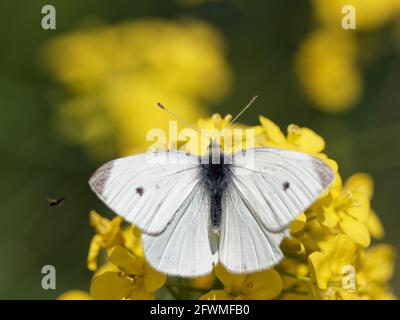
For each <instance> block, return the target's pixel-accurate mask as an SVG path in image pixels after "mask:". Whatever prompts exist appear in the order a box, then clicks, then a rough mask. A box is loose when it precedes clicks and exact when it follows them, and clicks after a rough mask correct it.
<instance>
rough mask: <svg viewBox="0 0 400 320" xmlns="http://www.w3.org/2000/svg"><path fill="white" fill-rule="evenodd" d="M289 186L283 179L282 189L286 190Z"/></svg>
mask: <svg viewBox="0 0 400 320" xmlns="http://www.w3.org/2000/svg"><path fill="white" fill-rule="evenodd" d="M289 187H290V183H289V182H288V181H285V182H284V183H283V184H282V188H283V191H286V190H287V189H289Z"/></svg>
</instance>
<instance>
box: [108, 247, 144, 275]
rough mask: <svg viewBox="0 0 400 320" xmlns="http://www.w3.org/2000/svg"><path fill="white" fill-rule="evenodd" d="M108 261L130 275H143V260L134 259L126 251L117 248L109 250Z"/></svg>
mask: <svg viewBox="0 0 400 320" xmlns="http://www.w3.org/2000/svg"><path fill="white" fill-rule="evenodd" d="M108 261H110V262H111V263H113V264H115V265H117V266H118V267H120V268H121V269H123V270H124V271H125V272H126V273H128V274H130V275H143V272H144V269H143V263H144V260H143V259H140V258H137V257H135V256H134V255H133V254H132V253H130V252H129V251H128V250H127V249H125V248H123V247H120V246H117V247H114V248H112V249H111V250H110V252H109V255H108Z"/></svg>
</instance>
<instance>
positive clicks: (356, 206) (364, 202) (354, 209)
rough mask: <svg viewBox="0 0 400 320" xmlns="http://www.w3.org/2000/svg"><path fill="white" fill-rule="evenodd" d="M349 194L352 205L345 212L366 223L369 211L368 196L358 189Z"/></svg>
mask: <svg viewBox="0 0 400 320" xmlns="http://www.w3.org/2000/svg"><path fill="white" fill-rule="evenodd" d="M351 196H352V200H351V201H352V205H351V206H349V207H348V208H347V209H346V213H347V214H349V215H351V216H353V217H354V218H356V219H357V220H359V221H361V222H363V223H367V221H368V217H369V213H370V212H371V209H370V200H369V198H368V197H367V196H366V195H365V194H364V193H361V192H358V191H352V192H351Z"/></svg>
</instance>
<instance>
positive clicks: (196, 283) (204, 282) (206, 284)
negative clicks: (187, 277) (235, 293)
mask: <svg viewBox="0 0 400 320" xmlns="http://www.w3.org/2000/svg"><path fill="white" fill-rule="evenodd" d="M214 283H215V274H214V273H210V274H207V275H205V276H201V277H197V278H194V279H192V285H193V287H195V288H199V289H208V288H211V287H212V286H213V284H214Z"/></svg>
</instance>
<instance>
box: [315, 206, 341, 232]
mask: <svg viewBox="0 0 400 320" xmlns="http://www.w3.org/2000/svg"><path fill="white" fill-rule="evenodd" d="M317 217H318V220H319V222H320V223H321V224H322V225H323V226H325V227H327V228H334V227H336V225H337V223H338V221H339V217H338V215H337V213H336V211H335V209H334V207H333V205H331V206H329V207H324V208H323V209H322V210H320V211H318V213H317Z"/></svg>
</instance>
